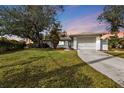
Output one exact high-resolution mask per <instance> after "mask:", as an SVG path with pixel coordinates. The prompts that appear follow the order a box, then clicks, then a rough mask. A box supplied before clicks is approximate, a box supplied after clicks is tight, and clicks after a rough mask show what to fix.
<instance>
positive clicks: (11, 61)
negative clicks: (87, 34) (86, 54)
mask: <svg viewBox="0 0 124 93" xmlns="http://www.w3.org/2000/svg"><path fill="white" fill-rule="evenodd" d="M0 87H7V88H8V87H9V88H10V87H25V88H28V87H30V88H31V87H33V88H34V87H41V88H43V87H49V88H53V87H54V88H57V87H60V88H64V87H68V88H69V87H71V88H73V87H75V88H82V87H83V88H91V87H92V88H94V87H100V88H102V87H104V88H105V87H106V88H111V87H120V86H119V85H118V84H116V83H115V82H114V81H112V80H111V79H110V78H108V77H106V76H104V75H103V74H101V73H99V72H97V71H96V70H94V69H93V68H91V67H90V66H89V65H87V64H86V63H85V62H83V61H82V60H80V58H79V57H78V56H77V53H76V51H74V50H71V51H63V50H50V49H28V50H21V51H17V52H12V53H8V54H2V55H0Z"/></svg>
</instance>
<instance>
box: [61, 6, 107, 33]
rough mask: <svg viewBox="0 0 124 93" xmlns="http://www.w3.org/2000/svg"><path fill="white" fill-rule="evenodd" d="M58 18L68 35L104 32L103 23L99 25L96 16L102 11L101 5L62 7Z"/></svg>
mask: <svg viewBox="0 0 124 93" xmlns="http://www.w3.org/2000/svg"><path fill="white" fill-rule="evenodd" d="M64 7H65V8H64V9H65V10H64V12H63V13H62V14H61V15H60V16H59V20H60V21H61V23H62V25H63V29H64V30H66V31H67V32H68V33H69V34H76V33H82V32H104V31H106V26H105V23H101V24H99V22H98V21H97V17H98V15H99V14H100V13H101V12H102V11H103V7H104V6H102V5H89V6H88V5H82V6H64Z"/></svg>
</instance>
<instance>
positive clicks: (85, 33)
mask: <svg viewBox="0 0 124 93" xmlns="http://www.w3.org/2000/svg"><path fill="white" fill-rule="evenodd" d="M102 34H103V33H101V32H99V33H98V32H97V33H95V32H83V33H80V34H74V35H69V36H85V35H89V36H91V35H102Z"/></svg>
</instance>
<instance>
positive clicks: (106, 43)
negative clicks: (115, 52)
mask: <svg viewBox="0 0 124 93" xmlns="http://www.w3.org/2000/svg"><path fill="white" fill-rule="evenodd" d="M101 44H102V50H108V39H105V40H101Z"/></svg>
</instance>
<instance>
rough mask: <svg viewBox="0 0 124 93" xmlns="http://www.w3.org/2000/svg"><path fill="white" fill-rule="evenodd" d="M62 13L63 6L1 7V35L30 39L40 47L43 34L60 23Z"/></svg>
mask: <svg viewBox="0 0 124 93" xmlns="http://www.w3.org/2000/svg"><path fill="white" fill-rule="evenodd" d="M62 11H63V7H62V6H43V5H42V6H32V5H30V6H29V5H28V6H1V7H0V27H1V28H0V33H1V35H4V34H8V35H17V36H20V37H22V38H29V39H31V40H32V41H33V42H34V43H37V44H38V46H39V47H40V45H41V42H42V39H43V32H44V31H50V29H51V27H52V25H53V24H55V23H58V20H57V15H58V13H59V12H62Z"/></svg>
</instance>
